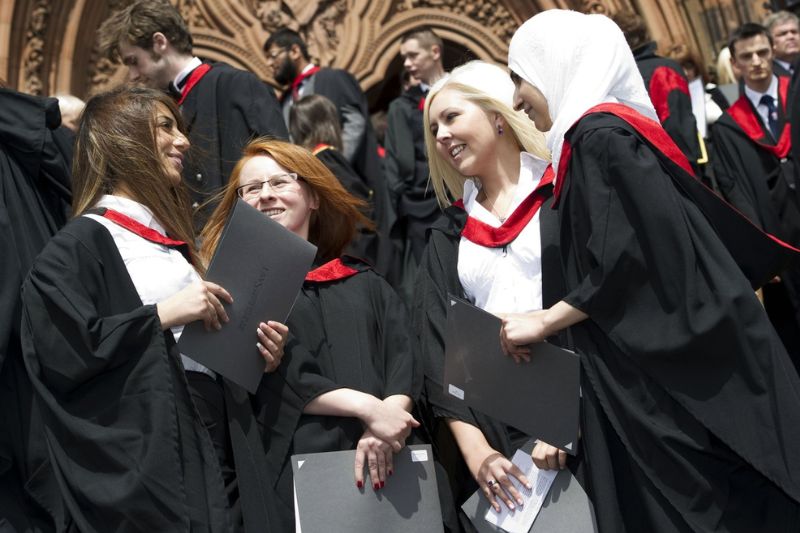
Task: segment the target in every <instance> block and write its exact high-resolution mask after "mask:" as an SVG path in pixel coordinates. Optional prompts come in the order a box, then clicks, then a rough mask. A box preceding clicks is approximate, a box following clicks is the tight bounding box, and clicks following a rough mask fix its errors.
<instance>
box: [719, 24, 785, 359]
mask: <svg viewBox="0 0 800 533" xmlns="http://www.w3.org/2000/svg"><path fill="white" fill-rule="evenodd" d="M729 48H730V50H731V61H732V62H733V63H734V65H735V66H736V67H737V68H738V69H739V70H740V71H741V72H742V79H743V81H744V91H743V94H742V95H741V96H740V97H739V99H738V100H737V101H736V102H735V103H734V104H733V105H732V106H731V107H730V108H728V109H727V110H726V111H725V113H724V114H723V115H722V116H721V117H720V118H719V120H718V121H717V122H716V124H715V125H714V126H713V130H712V132H713V135H714V152H713V157H712V164H713V166H714V173H715V175H716V177H717V183H718V184H719V187H720V191H721V192H722V194H723V196H724V197H725V198H726V199H727V200H728V201H729V202H730V203H731V204H732V205H733V206H734V207H736V208H737V209H738V210H739V211H740V212H741V213H742V214H744V215H745V216H747V218H749V219H750V221H751V222H753V223H754V224H756V225H757V226H758V227H760V228H761V229H763V230H764V231H766V232H769V233H772V234H773V235H775V236H777V237H778V238H780V239H782V240H784V241H785V242H787V243H789V244H792V245H794V246H797V245H798V244H800V198H799V197H798V191H797V187H796V176H795V172H796V169H795V162H794V157H793V156H792V153H791V148H792V146H791V145H792V143H791V141H792V139H791V133H790V131H791V128H790V125H789V120H788V118H789V116H788V112H787V107H788V105H789V100H788V95H789V85H790V81H789V78H786V77H783V76H775V75H774V74H773V72H772V61H771V58H772V45H771V43H770V37H769V34H768V33H767V31H766V29H765V28H763V27H762V26H759V25H757V24H745V25H743V26H742V27H741V28H739V29H738V30H736V31H735V32H734V33H733V36H732V37H731V42H730V44H729ZM798 291H800V270H798V267H795V268H793V269H791V270H789V271H787V272H784V273H782V274H781V276H780V278H779V279H775V280H774V282H773V283H770V284H768V285H766V286H765V287H764V304H765V306H766V308H767V312H768V313H769V315H770V318H771V319H772V322H773V324H774V325H775V328H776V329H777V330H778V333H779V334H780V336H781V339H782V340H783V342H784V344H785V346H786V348H787V350H788V351H789V353H790V355H792V356H793V359H794V361H795V366H798V365H799V364H800V326H799V324H800V292H798Z"/></svg>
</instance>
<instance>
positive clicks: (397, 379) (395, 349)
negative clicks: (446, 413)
mask: <svg viewBox="0 0 800 533" xmlns="http://www.w3.org/2000/svg"><path fill="white" fill-rule="evenodd" d="M362 275H363V274H362ZM367 275H369V276H370V277H372V278H373V279H374V282H373V289H372V290H373V298H375V299H376V304H377V305H378V306H379V307H380V310H379V320H380V323H379V324H378V328H379V331H380V333H381V351H382V352H383V354H384V368H385V371H384V372H385V378H384V379H385V385H384V397H388V396H392V395H395V394H404V395H406V396H410V397H411V398H412V399H416V398H417V397H418V396H419V392H420V389H421V388H422V376H421V374H418V371H419V370H420V368H419V367H420V365H419V362H418V361H417V360H416V359H417V355H416V353H415V352H416V350H414V346H413V345H412V343H411V338H410V333H409V332H410V330H411V327H410V321H409V319H408V313H407V311H406V306H405V304H404V303H403V301H402V300H401V299H400V297H399V296H398V295H397V293H396V292H395V291H394V289H392V287H391V286H389V284H388V283H387V282H386V281H384V280H383V278H381V277H380V276H378V275H377V274H374V273H371V272H370V273H368V274H367Z"/></svg>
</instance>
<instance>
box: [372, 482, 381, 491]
mask: <svg viewBox="0 0 800 533" xmlns="http://www.w3.org/2000/svg"><path fill="white" fill-rule="evenodd" d="M372 488H373V490H378V489H379V488H381V486H380V484H378V483H375V484H373V485H372Z"/></svg>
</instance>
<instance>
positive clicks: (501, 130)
mask: <svg viewBox="0 0 800 533" xmlns="http://www.w3.org/2000/svg"><path fill="white" fill-rule="evenodd" d="M497 134H498V135H502V134H503V125H502V124H498V125H497Z"/></svg>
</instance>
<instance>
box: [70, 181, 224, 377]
mask: <svg viewBox="0 0 800 533" xmlns="http://www.w3.org/2000/svg"><path fill="white" fill-rule="evenodd" d="M96 207H105V208H106V209H113V210H114V211H118V212H120V213H122V214H123V215H126V216H129V217H130V218H132V219H134V220H135V221H137V222H139V223H141V224H143V225H145V226H147V227H148V228H151V229H154V230H156V231H157V232H159V233H160V234H161V235H165V236H166V233H167V232H166V230H165V229H164V227H163V226H162V225H161V224H160V223H159V222H158V220H156V219H155V217H154V216H153V213H152V212H150V210H149V209H148V208H146V207H145V206H143V205H142V204H140V203H139V202H136V201H134V200H130V199H128V198H122V197H120V196H112V195H108V194H107V195H104V196H103V197H102V198H101V199H100V201H99V202H97V206H96ZM84 216H87V217H89V218H92V219H94V220H96V221H98V222H99V223H100V224H102V225H103V226H105V227H106V229H108V231H109V233H111V237H113V239H114V243H115V244H116V245H117V249H119V254H120V255H121V256H122V260H123V261H124V262H125V267H126V268H127V269H128V275H130V277H131V281H133V286H134V287H136V292H137V293H139V298H140V299H141V300H142V303H143V304H144V305H152V304H157V303H158V302H160V301H162V300H166V299H167V298H169V297H170V296H172V295H173V294H175V293H176V292H178V291H180V290H181V289H183V288H184V287H186V286H187V285H189V284H191V283H193V282H195V281H200V276H199V275H198V274H197V271H195V269H194V267H192V265H191V264H189V262H188V261H187V260H186V258H185V257H183V254H181V253H180V251H178V250H176V249H174V248H170V247H168V246H165V245H163V244H158V243H155V242H152V241H148V240H147V239H145V238H143V237H140V236H139V235H137V234H135V233H134V232H132V231H130V230H127V229H125V228H123V227H122V226H120V225H119V224H117V223H115V222H113V221H111V220H109V219H107V218H105V217H102V216H100V215H95V214H87V215H84ZM170 330H171V331H172V335H173V337H175V342H178V340H179V339H180V338H181V333H182V332H183V326H173V327H172V328H170ZM181 360H182V362H183V367H184V369H185V370H187V371H191V372H204V373H206V374H208V375H210V376H211V377H214V373H213V372H212V371H211V370H209V369H208V368H206V367H205V366H203V365H201V364H200V363H197V362H195V361H194V360H192V359H189V358H188V357H186V356H185V355H183V354H181Z"/></svg>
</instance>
